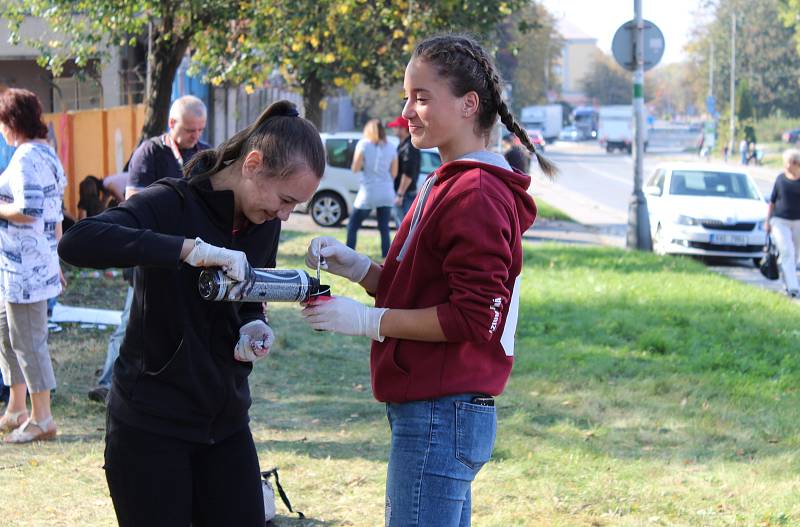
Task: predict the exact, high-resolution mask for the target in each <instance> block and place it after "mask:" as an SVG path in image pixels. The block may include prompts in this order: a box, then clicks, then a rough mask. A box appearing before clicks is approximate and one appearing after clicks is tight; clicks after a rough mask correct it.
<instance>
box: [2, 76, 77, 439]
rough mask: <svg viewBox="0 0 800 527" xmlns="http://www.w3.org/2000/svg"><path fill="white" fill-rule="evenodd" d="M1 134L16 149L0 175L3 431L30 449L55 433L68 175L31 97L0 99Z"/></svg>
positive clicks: (17, 93) (15, 94) (12, 94)
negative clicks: (57, 315)
mask: <svg viewBox="0 0 800 527" xmlns="http://www.w3.org/2000/svg"><path fill="white" fill-rule="evenodd" d="M0 133H2V135H3V136H4V138H5V141H6V142H7V143H8V144H10V145H13V146H15V147H16V148H17V149H16V151H15V152H14V155H13V156H12V157H11V161H10V163H9V165H8V167H7V168H6V170H5V171H4V172H3V173H2V175H0V369H2V373H3V381H4V382H5V383H6V384H7V385H10V387H11V395H10V397H9V401H8V406H7V407H6V411H5V414H4V415H3V416H2V417H0V433H2V432H10V433H9V434H8V435H7V436H6V437H5V439H4V441H5V442H6V443H28V442H31V441H39V440H44V439H52V438H54V437H55V435H56V425H55V423H54V422H53V416H52V413H51V411H50V390H52V389H53V388H55V387H56V379H55V374H54V373H53V365H52V363H51V361H50V353H49V351H48V349H47V299H48V298H52V297H55V296H57V295H58V294H59V293H60V292H61V288H62V286H63V285H64V277H63V274H62V273H61V267H60V264H59V260H58V253H57V252H56V245H57V243H58V239H59V238H61V221H62V219H63V214H62V208H61V207H62V200H63V196H64V187H66V177H65V176H64V169H63V167H62V166H61V163H60V161H59V160H58V157H57V156H56V154H55V152H54V151H53V149H52V148H51V147H50V145H49V144H48V143H47V141H46V138H47V127H46V125H45V124H44V122H43V121H42V105H41V103H40V102H39V99H38V98H37V97H36V95H35V94H34V93H32V92H30V91H28V90H20V89H9V90H6V91H4V92H3V93H1V94H0ZM26 391H27V392H30V396H31V412H30V414H29V413H28V409H27V406H26V397H25V395H26Z"/></svg>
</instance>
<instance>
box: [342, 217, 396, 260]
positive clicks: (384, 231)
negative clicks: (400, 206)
mask: <svg viewBox="0 0 800 527" xmlns="http://www.w3.org/2000/svg"><path fill="white" fill-rule="evenodd" d="M375 210H376V212H377V215H378V230H379V231H380V232H381V255H382V256H384V257H385V256H386V255H387V254H388V253H389V246H390V245H391V244H392V235H391V234H390V233H389V218H390V217H391V215H392V207H378V208H377V209H375ZM371 211H372V209H353V214H352V215H351V216H350V219H349V220H348V221H347V246H348V247H350V248H351V249H355V248H356V238H357V237H358V229H360V228H361V223H362V222H363V221H364V220H365V219H366V218H367V216H369V213H370V212H371Z"/></svg>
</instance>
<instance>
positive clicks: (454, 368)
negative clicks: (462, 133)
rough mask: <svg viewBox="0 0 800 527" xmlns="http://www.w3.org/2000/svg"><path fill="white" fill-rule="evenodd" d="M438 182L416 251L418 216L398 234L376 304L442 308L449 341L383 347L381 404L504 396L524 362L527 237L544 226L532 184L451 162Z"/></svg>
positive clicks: (376, 350)
mask: <svg viewBox="0 0 800 527" xmlns="http://www.w3.org/2000/svg"><path fill="white" fill-rule="evenodd" d="M434 175H435V176H436V178H437V179H436V183H435V184H434V185H433V186H432V187H431V190H430V194H429V196H428V199H427V200H426V201H425V203H424V208H423V211H422V214H421V216H420V219H419V222H418V224H417V225H416V228H415V229H414V230H413V232H412V235H411V238H410V239H409V240H408V243H406V238H407V237H408V235H409V229H410V227H411V223H412V214H408V215H407V216H406V219H405V220H404V221H403V223H402V225H401V226H400V229H399V230H398V231H397V235H396V237H395V240H394V242H393V243H392V246H391V249H390V250H389V254H388V255H387V257H386V262H385V264H384V267H383V271H382V273H381V277H380V282H379V283H378V289H377V292H376V299H375V305H376V306H378V307H388V308H395V309H415V308H417V309H418V308H426V307H431V306H436V308H437V315H438V317H439V323H440V324H441V326H442V330H443V331H444V334H445V337H446V338H447V341H446V342H422V341H415V340H407V339H396V338H388V337H387V338H386V339H384V341H383V342H373V343H372V353H371V357H370V366H371V373H372V390H373V393H374V395H375V398H376V399H378V400H379V401H386V402H396V403H397V402H406V401H417V400H425V399H433V398H437V397H442V396H445V395H450V394H457V393H485V394H490V395H499V394H500V393H501V392H502V391H503V389H504V388H505V385H506V382H507V381H508V377H509V375H510V373H511V367H512V365H513V362H514V355H513V354H514V332H515V331H516V323H517V312H518V308H519V275H520V272H521V270H522V234H523V233H524V232H525V231H526V230H527V229H528V228H529V227H530V226H531V225H533V221H534V219H535V218H536V205H535V203H534V201H533V198H532V197H531V196H530V195H529V194H528V193H527V189H528V186H529V185H530V181H531V179H530V177H529V176H527V175H525V174H522V173H521V172H513V171H511V170H506V169H503V168H500V167H497V166H494V165H491V164H487V163H481V162H478V161H472V160H458V161H452V162H449V163H446V164H444V165H442V166H441V167H440V168H439V169H437V170H436V172H435V173H434V174H432V175H431V176H430V177H433V176H434ZM420 197H421V195H420V196H418V198H417V199H418V200H419V199H420ZM413 208H416V203H415V204H414V207H413ZM413 208H412V209H413ZM404 244H406V245H407V247H406V249H405V251H404V252H403V256H402V258H401V260H400V261H398V255H399V254H400V249H401V247H402V246H403V245H404Z"/></svg>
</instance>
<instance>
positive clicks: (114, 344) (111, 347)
mask: <svg viewBox="0 0 800 527" xmlns="http://www.w3.org/2000/svg"><path fill="white" fill-rule="evenodd" d="M131 304H133V288H132V287H128V294H127V295H125V307H124V308H123V309H122V316H121V317H120V321H119V326H117V329H115V330H114V333H112V334H111V338H109V339H108V349H106V362H105V364H104V365H103V373H101V374H100V378H99V379H97V385H98V386H102V387H103V388H111V373H112V371H113V370H114V361H116V360H117V357H119V347H120V346H121V345H122V339H124V338H125V329H126V328H127V327H128V318H130V316H131Z"/></svg>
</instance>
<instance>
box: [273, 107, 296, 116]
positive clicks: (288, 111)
mask: <svg viewBox="0 0 800 527" xmlns="http://www.w3.org/2000/svg"><path fill="white" fill-rule="evenodd" d="M275 115H280V116H281V117H300V112H298V111H297V108H295V107H294V106H290V107H289V108H286V109H285V110H284V111H282V112H280V113H276V114H275Z"/></svg>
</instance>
